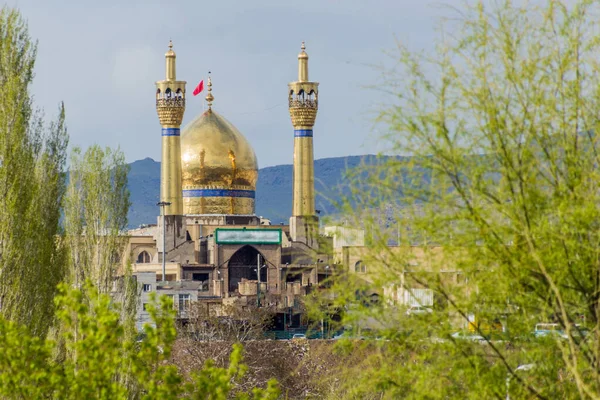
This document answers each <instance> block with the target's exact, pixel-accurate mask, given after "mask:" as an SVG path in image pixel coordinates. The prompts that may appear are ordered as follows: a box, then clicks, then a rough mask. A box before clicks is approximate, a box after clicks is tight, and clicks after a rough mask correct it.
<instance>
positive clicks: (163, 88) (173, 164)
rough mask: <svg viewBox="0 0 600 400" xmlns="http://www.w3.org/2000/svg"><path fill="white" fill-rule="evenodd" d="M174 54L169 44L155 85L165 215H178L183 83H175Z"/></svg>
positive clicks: (180, 200)
mask: <svg viewBox="0 0 600 400" xmlns="http://www.w3.org/2000/svg"><path fill="white" fill-rule="evenodd" d="M175 59H176V56H175V52H174V51H173V43H172V42H169V51H167V52H166V54H165V61H166V77H165V80H162V81H158V82H156V111H157V112H158V119H159V120H160V124H161V125H162V159H161V165H160V201H161V202H168V203H171V204H170V205H169V206H166V208H165V215H182V214H183V200H182V190H181V189H182V188H181V144H180V126H181V120H182V119H183V113H184V111H185V81H178V80H177V78H176V72H175Z"/></svg>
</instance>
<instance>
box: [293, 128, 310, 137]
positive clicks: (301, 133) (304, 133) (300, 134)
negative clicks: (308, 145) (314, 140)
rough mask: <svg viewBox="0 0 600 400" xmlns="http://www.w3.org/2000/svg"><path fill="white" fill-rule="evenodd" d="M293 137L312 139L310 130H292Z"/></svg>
mask: <svg viewBox="0 0 600 400" xmlns="http://www.w3.org/2000/svg"><path fill="white" fill-rule="evenodd" d="M294 137H313V131H312V129H294Z"/></svg>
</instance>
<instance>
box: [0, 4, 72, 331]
mask: <svg viewBox="0 0 600 400" xmlns="http://www.w3.org/2000/svg"><path fill="white" fill-rule="evenodd" d="M36 48H37V46H36V44H35V43H34V42H32V41H31V38H30V37H29V34H28V30H27V25H26V23H25V22H24V21H23V19H22V18H21V16H20V15H19V13H18V12H17V11H16V10H14V9H10V8H7V7H2V8H1V9H0V92H1V93H2V97H0V193H1V194H0V309H1V310H2V313H3V315H4V317H5V318H7V319H10V320H12V321H15V322H18V323H20V324H23V325H25V326H26V327H27V328H28V329H29V330H30V331H31V332H33V333H35V334H36V335H39V336H40V337H44V336H45V335H46V333H47V331H48V329H49V327H50V326H51V325H52V323H53V308H54V305H53V302H52V299H53V298H54V295H55V294H56V286H57V284H58V283H59V282H60V281H61V280H62V279H63V276H64V274H65V268H64V253H63V251H62V243H61V242H60V241H59V240H57V235H58V234H59V232H60V226H59V219H60V207H61V203H62V199H63V195H64V191H65V171H64V169H65V158H66V148H67V142H68V137H67V131H66V125H65V109H64V106H63V105H62V104H61V106H60V107H59V115H58V119H57V120H56V122H53V123H51V124H49V125H47V124H45V123H44V121H43V120H42V116H41V114H40V113H39V112H36V111H35V110H34V108H33V105H32V99H31V96H30V93H29V85H30V84H31V82H32V80H33V68H34V64H35V57H36Z"/></svg>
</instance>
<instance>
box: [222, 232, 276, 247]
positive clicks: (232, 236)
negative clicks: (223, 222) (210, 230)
mask: <svg viewBox="0 0 600 400" xmlns="http://www.w3.org/2000/svg"><path fill="white" fill-rule="evenodd" d="M281 234H282V233H281V229H228V228H217V229H215V240H216V242H217V244H281Z"/></svg>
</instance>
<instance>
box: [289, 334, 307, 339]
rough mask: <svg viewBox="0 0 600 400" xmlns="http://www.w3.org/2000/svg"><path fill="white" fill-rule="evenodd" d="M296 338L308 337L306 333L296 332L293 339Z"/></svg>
mask: <svg viewBox="0 0 600 400" xmlns="http://www.w3.org/2000/svg"><path fill="white" fill-rule="evenodd" d="M295 339H306V335H305V334H304V333H294V335H293V336H292V340H295Z"/></svg>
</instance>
